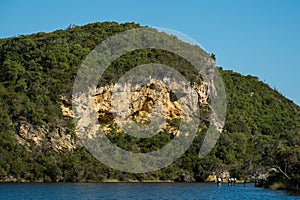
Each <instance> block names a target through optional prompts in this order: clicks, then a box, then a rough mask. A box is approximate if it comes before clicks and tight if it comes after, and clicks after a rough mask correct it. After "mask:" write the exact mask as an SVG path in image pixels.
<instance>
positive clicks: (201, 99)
mask: <svg viewBox="0 0 300 200" xmlns="http://www.w3.org/2000/svg"><path fill="white" fill-rule="evenodd" d="M209 87H210V85H209V83H206V82H203V81H201V82H199V83H194V84H193V85H192V86H191V85H187V84H186V83H184V82H176V81H175V80H170V79H169V78H162V79H161V80H157V79H153V78H151V77H149V82H148V83H147V84H133V83H132V82H130V81H129V82H126V83H125V84H123V85H120V84H115V85H110V86H105V87H99V88H97V89H96V91H94V92H91V94H93V95H92V96H93V101H94V102H93V109H94V111H95V112H96V114H97V118H98V122H99V123H100V124H101V127H102V130H103V131H104V132H105V133H106V134H108V133H109V131H111V129H110V128H108V126H109V125H110V124H117V125H118V126H117V127H119V128H120V129H122V128H124V127H125V126H128V124H130V125H129V126H133V127H134V126H135V125H134V124H138V125H140V126H147V125H152V124H153V121H159V122H163V124H161V123H160V125H161V126H160V127H159V128H160V130H162V131H163V130H164V131H167V132H169V133H170V134H176V132H177V130H178V126H179V124H180V120H181V119H185V120H187V121H188V120H191V119H189V118H191V116H190V113H192V112H194V110H195V109H194V108H195V107H197V108H199V107H200V108H201V109H202V110H208V109H209V107H208V102H209ZM170 88H172V89H170ZM87 101H88V100H87V98H86V95H84V94H81V95H78V96H76V97H75V98H74V99H73V103H74V104H76V105H82V106H77V107H79V111H77V112H81V111H82V112H84V111H85V110H86V109H87V106H88V105H85V104H86V102H87ZM64 102H66V101H64ZM64 102H62V110H63V111H64V112H63V113H64V114H65V116H72V115H73V114H71V113H72V112H71V108H70V105H69V104H66V103H65V104H64ZM81 107H82V108H81ZM91 120H92V119H91ZM80 122H82V123H83V124H85V123H86V118H85V119H83V118H82V119H79V123H80ZM151 123H152V124H151Z"/></svg>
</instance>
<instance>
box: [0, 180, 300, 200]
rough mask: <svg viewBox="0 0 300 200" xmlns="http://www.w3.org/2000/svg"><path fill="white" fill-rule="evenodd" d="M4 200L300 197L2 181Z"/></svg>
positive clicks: (175, 186)
mask: <svg viewBox="0 0 300 200" xmlns="http://www.w3.org/2000/svg"><path fill="white" fill-rule="evenodd" d="M0 199H28V200H30V199H51V200H52V199H62V200H67V199H72V200H73V199H74V200H76V199H114V200H118V199H122V200H123V199H133V200H135V199H149V200H152V199H242V200H248V199H249V200H250V199H251V200H252V199H274V200H277V199H300V196H291V195H289V194H288V193H286V192H285V191H273V190H268V189H262V188H256V187H254V186H253V184H249V185H248V186H247V187H244V186H243V185H236V186H231V187H229V186H227V185H226V184H223V185H222V186H220V187H218V186H216V184H207V183H205V184H204V183H193V184H186V183H57V184H48V183H2V184H0Z"/></svg>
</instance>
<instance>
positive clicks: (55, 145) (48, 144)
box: [17, 121, 77, 151]
mask: <svg viewBox="0 0 300 200" xmlns="http://www.w3.org/2000/svg"><path fill="white" fill-rule="evenodd" d="M17 139H18V141H19V142H20V143H21V144H25V145H27V146H31V144H32V143H33V144H34V145H36V146H37V147H40V148H51V149H54V150H56V151H62V150H69V151H70V150H73V149H75V148H76V146H77V145H76V142H75V138H74V136H73V135H72V134H71V133H69V132H68V131H67V130H66V129H65V128H64V127H60V126H56V127H54V128H49V126H46V125H40V126H38V125H35V126H34V125H31V124H29V123H28V122H26V121H19V124H18V128H17Z"/></svg>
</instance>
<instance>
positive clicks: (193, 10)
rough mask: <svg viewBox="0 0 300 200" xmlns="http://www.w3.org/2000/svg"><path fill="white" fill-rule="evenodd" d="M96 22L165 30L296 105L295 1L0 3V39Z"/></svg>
mask: <svg viewBox="0 0 300 200" xmlns="http://www.w3.org/2000/svg"><path fill="white" fill-rule="evenodd" d="M96 21H100V22H102V21H116V22H137V23H140V24H141V25H148V26H155V27H163V28H170V29H174V30H176V31H179V32H182V33H184V34H186V35H188V36H189V37H191V38H193V39H195V40H196V41H197V42H198V43H199V44H200V45H201V46H203V47H204V48H205V49H206V50H207V51H208V52H209V53H212V52H213V53H215V54H216V56H217V65H219V66H222V67H223V68H224V69H231V70H234V71H236V72H240V73H242V74H244V75H247V74H251V75H255V76H258V77H259V78H260V80H262V81H264V82H266V83H268V84H269V85H270V86H271V87H272V88H276V89H277V90H278V91H280V92H281V93H282V94H283V95H285V96H286V97H288V98H289V99H291V100H293V101H294V102H295V103H297V104H298V105H300V89H299V86H300V78H299V74H300V65H299V59H300V49H299V48H300V1H298V0H223V1H221V0H220V1H217V0H210V1H208V0H206V1H201V0H198V1H197V0H194V1H175V0H173V1H170V0H165V1H163V0H160V1H158V0H151V1H141V0H140V1H138V0H135V1H134V0H127V1H125V0H123V1H121V0H120V1H114V0H110V1H107V0H105V1H88V0H87V1H78V0H73V1H63V0H60V1H59V0H52V1H38V0H36V1H34V0H27V1H26V0H24V1H16V0H3V1H1V2H0V37H1V38H3V37H11V36H17V35H20V34H29V33H35V32H39V31H44V32H50V31H54V30H56V29H65V28H67V27H68V26H69V25H70V24H76V25H84V24H87V23H92V22H96Z"/></svg>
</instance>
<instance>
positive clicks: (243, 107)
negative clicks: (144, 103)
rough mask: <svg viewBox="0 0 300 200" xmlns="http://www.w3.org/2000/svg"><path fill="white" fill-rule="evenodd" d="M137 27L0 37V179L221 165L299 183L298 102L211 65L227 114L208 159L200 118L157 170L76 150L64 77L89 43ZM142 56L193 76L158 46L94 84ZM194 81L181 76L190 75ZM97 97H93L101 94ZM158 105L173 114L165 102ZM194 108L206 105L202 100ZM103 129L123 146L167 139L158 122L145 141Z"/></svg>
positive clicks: (68, 82) (203, 172) (204, 171)
mask: <svg viewBox="0 0 300 200" xmlns="http://www.w3.org/2000/svg"><path fill="white" fill-rule="evenodd" d="M138 27H140V26H139V25H138V24H134V23H125V24H117V23H113V22H105V23H94V24H88V25H85V26H72V27H69V28H67V29H66V30H57V31H55V32H52V33H43V32H40V33H36V34H32V35H26V36H18V37H14V38H7V39H1V40H0V74H1V77H0V152H1V155H0V179H1V180H2V181H45V182H51V181H53V182H56V181H59V182H60V181H79V182H81V181H107V180H120V181H128V180H138V181H142V180H161V181H166V180H173V181H205V180H206V178H207V177H208V176H209V175H210V174H211V173H212V172H216V173H221V172H223V171H229V172H230V174H231V175H232V176H234V177H237V178H240V179H246V178H249V177H250V176H252V175H254V174H264V173H267V172H268V171H269V170H270V169H271V168H275V169H276V170H274V171H275V172H273V174H272V176H270V177H271V178H270V181H273V182H282V183H283V184H284V185H285V186H289V185H292V186H296V185H297V184H299V183H300V182H299V180H300V139H299V138H300V107H299V106H297V105H295V104H294V103H293V102H291V101H290V100H288V99H286V98H285V97H284V96H282V95H281V94H280V93H279V92H278V91H276V90H273V89H272V88H270V87H269V86H268V85H266V84H265V83H263V82H261V81H259V80H258V78H257V77H253V76H243V75H241V74H238V73H236V72H233V71H226V70H222V69H221V68H220V73H221V75H222V78H223V81H224V84H225V88H226V96H227V101H228V105H227V118H226V123H225V127H224V129H223V132H222V133H221V136H220V139H219V140H218V143H217V145H216V146H215V147H214V149H213V150H212V151H211V152H210V153H209V155H208V156H206V157H205V158H202V159H200V158H199V157H198V152H199V148H200V145H199V144H201V141H202V140H203V136H204V134H205V130H206V128H207V122H206V120H204V121H203V123H202V125H201V129H200V130H201V131H199V132H198V133H197V136H196V138H195V140H194V142H193V144H192V145H191V147H190V148H189V149H188V151H187V152H186V153H185V154H184V155H183V156H182V157H181V158H180V159H178V160H177V161H175V162H174V163H173V164H171V165H170V166H168V167H166V168H163V169H161V170H158V171H154V172H148V173H140V174H132V173H124V172H120V171H118V170H113V169H111V168H108V167H106V166H105V165H103V164H101V163H99V162H98V161H97V160H96V159H95V158H94V157H93V156H92V155H91V154H90V153H89V152H88V151H87V150H86V149H85V148H84V147H83V145H82V143H81V142H80V140H79V139H78V136H77V134H76V131H75V124H74V120H73V118H72V110H71V94H72V89H73V83H74V80H75V77H76V74H77V70H78V69H79V67H80V65H81V63H82V61H83V60H84V59H85V57H86V56H87V55H88V53H89V52H90V51H91V50H92V49H94V48H95V46H96V45H97V44H99V43H100V42H101V41H103V40H105V39H106V38H108V37H109V36H111V35H113V34H115V33H118V32H122V31H125V30H129V29H132V28H138ZM148 62H156V63H161V64H166V65H170V66H175V69H176V66H178V68H177V69H178V70H179V72H180V73H181V74H187V75H190V74H193V73H186V72H187V71H188V70H190V68H189V63H186V62H185V61H183V60H182V59H181V58H180V57H179V56H176V55H172V54H170V53H168V52H165V51H163V50H153V49H148V50H138V51H135V52H133V53H132V54H131V55H125V56H123V57H121V58H120V59H117V60H116V61H114V63H113V64H112V67H111V71H109V70H107V71H106V72H105V75H104V76H103V77H104V78H103V79H101V80H100V82H99V87H105V86H106V85H109V84H112V83H114V82H115V81H116V80H117V79H118V78H119V77H120V76H121V75H122V74H123V73H124V72H126V71H127V70H128V69H131V68H133V67H134V66H137V65H141V64H144V63H148ZM197 78H199V77H197V76H193V75H191V76H189V77H187V79H188V80H193V81H196V79H197ZM154 86H156V87H159V85H154ZM154 86H153V85H152V86H151V87H154ZM149 87H150V86H149ZM162 90H164V89H163V88H162ZM102 92H103V95H105V94H104V93H105V92H104V91H103V90H102ZM148 93H149V92H148ZM154 94H155V93H154V92H152V93H151V94H149V95H152V96H153V95H154ZM97 99H98V100H99V102H100V103H101V102H103V101H101V95H100V96H99V97H97ZM166 105H170V106H173V107H174V109H173V111H172V112H173V113H176V112H177V111H176V105H175V104H174V103H173V101H171V100H170V101H169V102H167V103H166ZM137 108H139V107H138V106H137ZM101 109H102V110H101ZM101 109H99V110H98V111H99V112H98V114H99V115H98V117H99V120H100V122H105V123H106V125H110V121H111V118H110V117H111V116H110V115H109V113H108V112H106V110H105V109H106V108H101ZM202 111H207V110H205V106H203V107H202ZM172 112H171V111H170V113H172ZM100 116H103V117H102V118H101V117H100ZM169 116H170V120H169V123H170V124H172V123H173V124H174V123H175V122H174V121H172V120H173V119H175V117H172V114H169ZM137 117H138V118H137V120H140V121H141V120H142V119H141V118H139V117H140V116H139V115H138V116H137ZM100 118H101V119H100ZM101 120H102V121H101ZM110 128H111V129H109V130H108V131H107V135H108V137H109V138H110V140H111V141H113V142H114V143H115V144H117V145H118V146H120V147H122V148H124V149H127V150H130V151H141V152H148V151H152V150H155V149H157V148H160V147H161V146H163V145H164V144H166V143H168V142H169V141H170V140H171V139H172V137H173V136H172V134H170V132H171V129H165V130H164V131H163V132H162V133H161V134H159V135H158V136H157V137H153V138H152V139H147V140H146V139H145V140H136V139H134V138H133V137H129V136H127V135H126V134H124V133H122V132H120V131H117V129H116V128H115V127H113V125H112V124H111V126H110Z"/></svg>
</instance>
